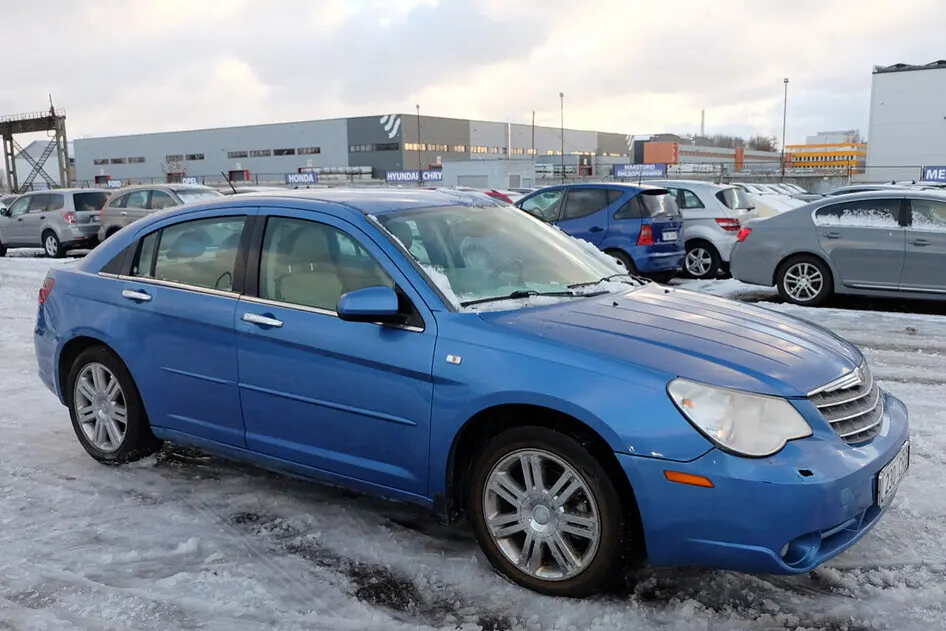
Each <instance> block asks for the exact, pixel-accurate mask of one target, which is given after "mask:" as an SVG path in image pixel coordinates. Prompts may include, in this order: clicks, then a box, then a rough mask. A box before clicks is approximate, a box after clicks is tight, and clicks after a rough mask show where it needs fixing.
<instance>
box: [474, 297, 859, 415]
mask: <svg viewBox="0 0 946 631" xmlns="http://www.w3.org/2000/svg"><path fill="white" fill-rule="evenodd" d="M481 317H482V318H483V319H484V320H487V321H488V322H491V323H493V324H495V325H497V326H500V327H504V328H509V329H514V330H516V331H517V332H518V333H520V334H522V333H526V334H530V335H534V336H538V337H540V338H543V339H547V340H550V341H553V342H556V343H560V344H564V345H567V346H570V347H572V348H575V349H578V350H585V351H590V352H593V353H596V354H599V355H603V356H606V357H609V358H612V359H616V360H619V361H622V362H625V363H629V364H633V365H636V366H641V367H644V368H649V369H651V370H656V371H660V372H662V373H664V374H666V375H667V377H668V379H669V378H673V377H677V376H679V377H685V378H687V379H692V380H695V381H699V382H702V383H708V384H712V385H716V386H722V387H728V388H736V389H739V390H744V391H748V392H756V393H759V394H772V395H781V396H788V397H793V396H805V395H806V394H807V393H808V392H811V391H812V390H815V389H817V388H819V387H821V386H823V385H825V384H827V383H828V382H830V381H833V380H835V379H837V378H838V377H840V376H841V375H843V374H845V373H846V372H849V371H851V370H853V369H855V368H856V367H857V366H859V365H860V364H861V362H862V361H863V355H862V354H861V352H860V351H859V350H858V349H857V347H855V346H854V345H852V344H850V343H849V342H846V341H844V340H843V339H841V338H840V337H838V336H836V335H835V334H834V333H832V332H830V331H828V330H827V329H824V328H822V327H819V326H817V325H814V324H812V323H809V322H807V321H805V320H801V319H799V318H794V317H791V316H787V315H784V314H781V313H776V312H774V311H770V310H767V309H763V308H760V307H755V306H752V305H747V304H744V303H739V302H735V301H732V300H727V299H724V298H718V297H716V296H710V295H707V294H701V293H696V292H692V291H687V290H681V289H677V288H673V287H667V286H664V285H658V284H656V283H651V284H648V285H646V286H644V287H641V288H639V289H634V290H629V291H626V292H619V293H611V294H608V295H607V296H601V297H596V298H588V299H584V300H570V301H565V302H562V303H559V304H556V305H553V306H550V307H541V308H535V309H524V310H519V311H506V312H495V313H484V314H481Z"/></svg>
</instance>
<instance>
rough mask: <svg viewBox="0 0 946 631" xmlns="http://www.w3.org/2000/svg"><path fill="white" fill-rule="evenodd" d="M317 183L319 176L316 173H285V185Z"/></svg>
mask: <svg viewBox="0 0 946 631" xmlns="http://www.w3.org/2000/svg"><path fill="white" fill-rule="evenodd" d="M318 183H319V174H318V173H310V172H306V173H287V174H286V184H296V185H298V184H318Z"/></svg>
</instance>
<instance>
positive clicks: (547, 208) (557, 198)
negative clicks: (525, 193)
mask: <svg viewBox="0 0 946 631" xmlns="http://www.w3.org/2000/svg"><path fill="white" fill-rule="evenodd" d="M564 195H565V191H563V190H558V191H545V192H543V193H538V194H536V195H533V196H532V197H530V198H529V199H527V200H526V201H524V202H523V203H522V210H524V211H526V212H527V213H529V214H530V215H535V216H536V217H538V218H539V219H543V220H545V221H558V215H559V212H560V210H561V206H562V197H563V196H564Z"/></svg>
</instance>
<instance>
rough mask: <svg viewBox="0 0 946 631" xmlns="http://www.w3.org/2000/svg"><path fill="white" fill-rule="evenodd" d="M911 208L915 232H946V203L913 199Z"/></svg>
mask: <svg viewBox="0 0 946 631" xmlns="http://www.w3.org/2000/svg"><path fill="white" fill-rule="evenodd" d="M910 206H911V213H910V215H911V222H912V224H913V229H914V230H923V231H926V232H946V202H937V201H933V200H930V199H911V200H910Z"/></svg>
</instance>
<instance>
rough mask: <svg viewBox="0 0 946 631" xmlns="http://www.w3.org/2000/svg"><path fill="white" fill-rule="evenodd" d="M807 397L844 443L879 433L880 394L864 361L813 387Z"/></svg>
mask: <svg viewBox="0 0 946 631" xmlns="http://www.w3.org/2000/svg"><path fill="white" fill-rule="evenodd" d="M808 400H809V401H811V403H812V404H813V405H814V406H815V407H816V408H818V411H819V412H821V415H822V416H823V417H824V419H825V420H826V421H827V422H828V423H829V424H830V425H831V427H832V428H833V429H834V431H835V432H837V434H838V436H839V437H840V438H841V439H842V440H844V441H845V442H846V443H848V444H859V443H864V442H867V441H869V440H871V439H873V438H874V437H875V436H877V434H878V433H880V428H881V421H882V420H883V416H884V406H883V397H882V396H881V393H880V388H879V387H878V386H877V384H876V383H874V378H873V375H872V374H871V372H870V369H869V368H868V367H867V363H866V362H865V363H864V364H862V365H861V366H859V367H858V369H857V370H855V371H854V372H852V373H850V374H847V375H843V376H842V377H840V378H838V379H835V380H834V381H832V382H830V383H828V384H826V385H824V386H822V387H821V388H818V389H817V390H814V391H813V392H812V393H811V394H809V395H808Z"/></svg>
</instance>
